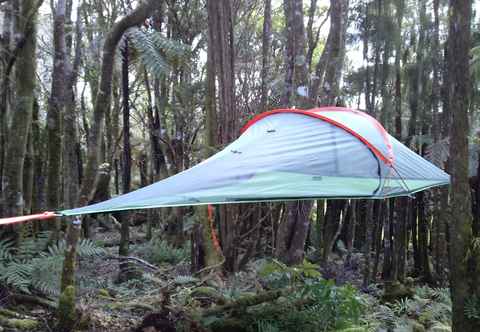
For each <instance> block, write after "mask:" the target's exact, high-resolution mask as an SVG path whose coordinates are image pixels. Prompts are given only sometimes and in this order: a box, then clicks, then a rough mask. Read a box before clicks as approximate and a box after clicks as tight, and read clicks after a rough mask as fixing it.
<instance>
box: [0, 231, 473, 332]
mask: <svg viewBox="0 0 480 332" xmlns="http://www.w3.org/2000/svg"><path fill="white" fill-rule="evenodd" d="M132 230H133V232H132V238H133V239H135V238H144V236H145V235H144V234H143V233H141V232H140V228H139V229H132ZM113 234H115V232H110V233H109V232H107V233H101V234H99V239H98V240H97V241H83V242H82V243H81V244H80V247H79V256H80V260H79V272H78V274H77V286H78V292H79V295H80V296H79V301H78V308H79V310H80V311H81V313H82V315H81V319H79V325H78V329H79V330H84V331H92V332H93V331H125V332H126V331H139V332H159V331H215V332H216V331H219V332H221V331H245V332H257V331H258V332H275V331H304V332H309V331H312V332H313V331H343V332H359V331H395V332H403V331H405V332H408V331H431V332H446V331H450V320H451V302H450V296H449V293H448V290H446V289H432V288H428V287H425V286H423V287H417V288H415V289H414V295H413V296H412V297H411V298H404V299H401V300H398V301H396V302H393V303H382V300H381V299H382V294H383V290H382V289H381V287H380V286H379V285H372V286H371V287H370V288H369V289H368V290H367V291H366V292H361V291H359V290H358V289H357V287H356V286H353V285H352V284H351V283H349V280H345V278H343V279H342V280H341V281H340V282H338V280H337V282H334V281H333V280H331V279H330V280H328V279H326V277H330V276H329V274H330V273H331V271H330V272H329V271H328V269H327V270H326V269H325V268H324V269H320V268H319V266H317V265H315V264H312V263H310V262H308V261H305V262H304V263H303V264H301V265H299V266H295V267H288V266H285V265H284V264H282V263H281V262H279V261H276V260H272V259H260V260H257V261H253V262H251V263H250V264H249V265H248V266H247V268H246V269H245V270H244V271H241V272H238V273H235V274H232V275H227V276H225V275H224V276H219V275H218V274H211V275H206V276H196V275H192V274H191V273H190V268H189V265H188V260H189V255H190V251H189V247H188V246H185V247H183V248H173V247H172V246H170V245H169V244H168V243H167V242H165V241H162V240H159V239H153V240H151V241H148V242H141V243H139V244H133V245H132V246H131V254H132V256H135V257H137V258H140V259H142V260H144V261H145V262H148V263H150V264H151V265H154V266H151V265H148V264H143V263H142V262H141V261H138V262H132V263H131V265H130V267H131V269H133V270H135V273H134V274H133V275H134V278H132V279H130V280H129V281H126V282H122V283H119V282H118V275H119V268H118V265H119V264H118V260H116V258H115V257H116V247H115V246H111V245H109V243H111V242H112V238H111V236H113ZM48 237H49V236H48V234H47V233H45V234H40V235H39V236H37V237H36V238H35V239H33V238H28V240H25V241H24V242H23V244H22V247H21V248H18V249H14V247H13V245H12V243H10V242H8V241H2V242H0V281H1V282H2V284H1V285H3V287H1V286H0V331H2V330H3V331H24V330H25V331H26V330H31V331H49V330H52V329H53V326H54V323H53V322H54V313H53V310H51V309H50V310H49V309H46V308H45V307H42V306H40V307H39V306H38V304H35V303H18V302H15V301H13V300H12V299H13V298H14V297H13V294H27V295H29V296H31V297H34V298H42V299H48V300H49V302H48V303H50V304H52V303H55V302H56V301H57V300H58V298H57V297H58V292H57V289H58V285H59V278H60V271H61V263H62V259H63V258H62V252H63V250H64V244H63V243H59V244H57V245H49V244H48ZM115 241H116V240H115V239H113V242H115ZM337 265H339V263H338V262H337ZM155 267H156V268H155ZM319 271H322V272H319ZM340 274H341V273H339V275H340ZM344 275H345V274H344ZM353 275H354V273H352V276H353ZM354 279H356V277H353V278H352V280H351V281H356V280H354ZM477 307H479V306H473V305H472V306H471V310H470V311H469V312H470V315H476V314H477V311H476V309H475V308H477ZM5 309H14V310H15V313H13V314H12V313H11V312H9V311H8V310H7V311H5ZM2 310H3V314H2ZM9 313H10V315H13V316H14V317H8V319H9V322H10V323H11V322H12V319H17V320H23V321H29V322H30V323H31V322H35V324H32V325H29V327H28V328H25V326H23V327H21V328H20V327H15V326H10V325H8V324H7V323H5V322H6V321H2V319H3V318H2V317H4V316H5V315H7V316H8V315H9Z"/></svg>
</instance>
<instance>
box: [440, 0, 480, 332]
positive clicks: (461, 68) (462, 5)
mask: <svg viewBox="0 0 480 332" xmlns="http://www.w3.org/2000/svg"><path fill="white" fill-rule="evenodd" d="M471 17H472V2H471V1H469V0H455V1H454V0H451V1H450V10H449V32H448V33H449V38H448V49H449V53H448V59H447V61H448V67H447V68H448V70H449V72H448V81H447V84H448V85H449V86H448V90H449V91H451V92H452V94H451V95H450V96H449V104H448V108H449V111H450V114H451V116H452V127H451V137H450V159H449V163H450V166H451V175H452V186H451V201H450V202H451V205H450V209H451V217H450V228H449V231H450V288H451V293H452V304H453V307H452V309H453V315H452V331H454V332H460V331H462V332H469V331H478V330H480V321H479V320H477V319H475V320H474V319H469V318H467V316H466V315H465V306H466V303H467V300H468V299H473V298H475V297H478V296H479V295H480V294H479V285H480V283H479V280H478V278H479V275H480V273H479V270H478V257H479V256H478V255H479V253H478V248H475V246H474V245H473V236H472V221H473V220H472V214H471V207H470V205H471V202H470V185H469V182H468V160H469V158H468V156H469V154H468V132H469V125H468V107H469V101H470V89H471V85H470V73H469V59H470V56H469V52H470V49H471V35H470V34H471Z"/></svg>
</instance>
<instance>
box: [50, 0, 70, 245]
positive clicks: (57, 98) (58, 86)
mask: <svg viewBox="0 0 480 332" xmlns="http://www.w3.org/2000/svg"><path fill="white" fill-rule="evenodd" d="M65 6H66V4H65V0H58V2H57V6H56V8H55V16H54V17H55V18H54V22H53V44H54V58H53V73H52V89H51V94H50V99H49V101H48V111H47V133H48V135H47V137H48V139H47V147H48V162H47V209H49V210H50V211H55V210H57V209H58V208H59V201H60V195H59V194H60V192H61V189H60V185H61V184H60V178H61V177H60V176H59V175H60V174H61V166H62V165H61V163H62V154H61V153H62V150H61V149H59V147H61V146H62V128H61V117H62V116H63V110H64V106H65V86H66V83H67V81H66V73H65V63H66V46H65ZM52 226H53V230H54V232H55V234H57V235H54V237H55V238H58V233H59V232H60V221H59V220H56V221H55V223H52Z"/></svg>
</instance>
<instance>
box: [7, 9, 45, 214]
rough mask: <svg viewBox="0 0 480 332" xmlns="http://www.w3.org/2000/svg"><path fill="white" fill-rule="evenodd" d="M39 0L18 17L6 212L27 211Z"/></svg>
mask: <svg viewBox="0 0 480 332" xmlns="http://www.w3.org/2000/svg"><path fill="white" fill-rule="evenodd" d="M37 5H38V2H37V1H34V0H23V1H21V3H20V9H19V15H18V18H17V20H16V31H17V32H16V33H18V34H19V35H20V39H22V40H23V43H22V45H21V46H20V48H19V49H18V52H17V56H16V61H15V63H16V65H15V87H16V99H15V112H13V113H12V119H11V125H10V128H9V132H13V130H14V131H15V139H10V140H9V141H8V144H7V150H6V157H5V165H4V167H5V170H4V178H3V194H4V208H3V209H2V210H3V213H2V214H3V215H4V216H15V215H20V214H22V213H23V209H24V202H25V201H24V197H23V193H22V192H23V166H24V161H25V154H26V151H27V141H28V134H29V131H30V127H31V122H32V112H33V103H34V100H35V86H36V77H35V73H36V55H35V50H36V31H37V29H36V25H37V14H36V12H37V10H38V7H37Z"/></svg>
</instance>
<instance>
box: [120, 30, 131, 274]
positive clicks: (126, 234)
mask: <svg viewBox="0 0 480 332" xmlns="http://www.w3.org/2000/svg"><path fill="white" fill-rule="evenodd" d="M128 66H129V45H128V39H126V38H125V40H124V46H123V49H122V100H123V102H122V109H123V155H122V161H123V162H122V192H123V194H126V193H128V192H129V191H130V189H131V188H130V183H131V168H132V165H131V163H132V154H131V147H130V103H129V98H130V89H129V78H128ZM121 224H122V225H121V229H120V246H119V248H118V254H119V255H120V256H125V257H126V256H128V252H129V243H130V218H129V213H128V212H121ZM129 269H130V264H129V263H128V262H122V263H120V276H119V279H120V280H127V279H129V273H128V272H129Z"/></svg>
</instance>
